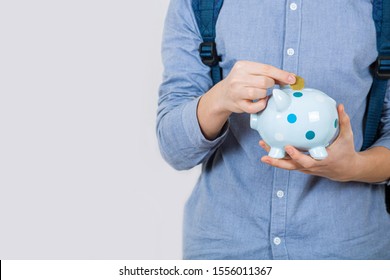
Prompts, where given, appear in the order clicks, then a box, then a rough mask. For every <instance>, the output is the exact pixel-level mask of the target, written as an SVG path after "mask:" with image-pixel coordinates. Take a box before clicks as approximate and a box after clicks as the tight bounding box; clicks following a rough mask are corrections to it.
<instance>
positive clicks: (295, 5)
mask: <svg viewBox="0 0 390 280" xmlns="http://www.w3.org/2000/svg"><path fill="white" fill-rule="evenodd" d="M297 8H298V5H297V4H296V3H291V4H290V9H291V10H293V11H295V10H296V9H297Z"/></svg>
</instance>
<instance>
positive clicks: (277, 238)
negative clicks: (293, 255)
mask: <svg viewBox="0 0 390 280" xmlns="http://www.w3.org/2000/svg"><path fill="white" fill-rule="evenodd" d="M280 243H282V240H281V239H280V238H279V237H275V238H274V244H275V245H280Z"/></svg>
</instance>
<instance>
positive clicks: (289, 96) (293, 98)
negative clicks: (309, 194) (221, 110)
mask: <svg viewBox="0 0 390 280" xmlns="http://www.w3.org/2000/svg"><path fill="white" fill-rule="evenodd" d="M338 123H339V121H338V114H337V109H336V101H334V100H333V99H332V98H330V97H329V96H328V95H326V94H325V93H323V92H322V91H319V90H316V89H310V88H304V89H302V90H299V91H294V90H292V89H290V88H285V89H282V90H280V89H274V90H273V92H272V95H271V97H270V98H269V100H268V104H267V107H266V108H265V109H264V110H263V111H261V112H259V113H257V114H251V120H250V126H251V128H253V129H255V130H257V131H258V132H259V133H260V136H261V137H262V138H263V140H264V141H265V142H266V143H267V144H268V145H269V146H270V147H271V150H270V151H269V154H268V155H269V156H270V157H273V158H283V157H284V156H285V150H284V147H285V146H286V145H292V146H294V147H296V148H298V149H299V150H302V151H309V153H310V156H311V157H313V158H314V159H317V160H322V159H324V158H326V157H327V156H328V153H327V152H326V149H325V147H327V146H328V145H329V144H330V143H331V142H332V141H333V140H334V139H335V138H336V136H337V134H338V126H339V124H338Z"/></svg>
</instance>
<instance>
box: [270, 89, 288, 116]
mask: <svg viewBox="0 0 390 280" xmlns="http://www.w3.org/2000/svg"><path fill="white" fill-rule="evenodd" d="M272 95H273V97H274V101H275V106H276V110H278V111H279V112H283V111H285V110H286V109H287V108H288V107H289V106H290V104H291V97H290V96H289V95H288V94H287V93H285V92H284V91H282V90H280V89H277V88H275V89H274V90H273V91H272Z"/></svg>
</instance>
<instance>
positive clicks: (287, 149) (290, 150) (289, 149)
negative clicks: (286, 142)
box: [285, 147, 294, 155]
mask: <svg viewBox="0 0 390 280" xmlns="http://www.w3.org/2000/svg"><path fill="white" fill-rule="evenodd" d="M285 151H286V152H287V153H288V154H289V155H291V154H292V153H293V152H294V151H293V149H291V148H290V147H288V148H285Z"/></svg>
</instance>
